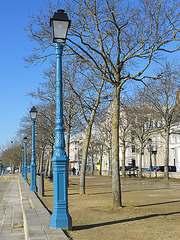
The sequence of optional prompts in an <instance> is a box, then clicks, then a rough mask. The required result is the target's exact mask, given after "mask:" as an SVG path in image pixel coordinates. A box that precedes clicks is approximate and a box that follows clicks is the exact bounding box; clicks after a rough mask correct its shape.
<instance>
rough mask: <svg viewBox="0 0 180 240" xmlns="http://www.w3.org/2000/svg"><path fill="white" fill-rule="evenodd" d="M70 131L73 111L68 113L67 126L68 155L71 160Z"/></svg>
mask: <svg viewBox="0 0 180 240" xmlns="http://www.w3.org/2000/svg"><path fill="white" fill-rule="evenodd" d="M70 130H71V109H69V112H68V119H67V126H66V155H67V157H68V159H69V151H70V148H69V146H70Z"/></svg>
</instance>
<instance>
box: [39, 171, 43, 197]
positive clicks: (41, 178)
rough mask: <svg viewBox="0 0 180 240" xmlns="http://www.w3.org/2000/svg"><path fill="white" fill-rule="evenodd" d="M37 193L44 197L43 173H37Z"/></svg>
mask: <svg viewBox="0 0 180 240" xmlns="http://www.w3.org/2000/svg"><path fill="white" fill-rule="evenodd" d="M38 195H39V196H40V197H44V173H43V172H41V173H39V174H38Z"/></svg>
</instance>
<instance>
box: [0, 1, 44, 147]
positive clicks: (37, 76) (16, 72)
mask: <svg viewBox="0 0 180 240" xmlns="http://www.w3.org/2000/svg"><path fill="white" fill-rule="evenodd" d="M42 3H43V1H41V0H38V1H37V0H28V1H26V0H16V1H14V0H9V1H5V0H1V1H0V26H1V27H0V29H1V32H0V49H1V50H0V111H1V116H0V146H2V145H7V144H8V143H10V141H11V140H12V139H13V138H14V136H15V134H16V131H17V129H18V128H19V123H20V119H21V118H22V117H23V116H24V115H26V114H27V113H28V111H29V109H30V108H31V106H32V104H35V102H32V99H30V98H29V97H26V96H25V95H26V93H27V92H28V91H31V90H34V89H36V87H37V86H38V83H39V82H40V81H42V76H41V74H42V71H43V69H45V66H43V65H38V66H36V67H31V68H28V69H27V68H25V63H24V60H23V57H26V56H27V55H29V54H30V53H32V46H33V43H32V42H30V41H29V40H28V39H27V33H26V32H25V31H24V28H25V27H26V26H27V24H28V21H29V16H30V15H32V13H33V12H36V11H37V9H38V8H39V7H40V6H41V4H42Z"/></svg>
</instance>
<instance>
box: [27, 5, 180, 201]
mask: <svg viewBox="0 0 180 240" xmlns="http://www.w3.org/2000/svg"><path fill="white" fill-rule="evenodd" d="M65 2H66V4H64V5H63V6H64V7H65V8H66V10H67V12H68V14H69V15H70V16H71V18H72V25H71V28H70V31H69V34H68V39H67V40H68V41H67V43H66V46H67V48H68V49H69V51H70V52H72V53H73V54H75V55H76V57H77V59H78V61H79V60H81V62H82V64H83V65H84V66H87V67H88V68H89V69H91V70H92V71H93V72H94V74H95V75H96V76H99V77H100V78H102V76H103V78H104V80H106V81H108V82H110V83H111V84H112V86H113V87H114V100H113V121H112V155H113V157H112V191H113V204H114V205H116V206H121V205H122V203H121V191H120V175H119V102H120V92H121V89H122V86H123V84H124V83H125V82H126V81H127V80H129V79H134V80H137V81H141V80H142V79H143V73H144V72H145V71H146V69H147V68H148V67H149V65H150V63H151V62H152V61H158V60H159V59H160V58H159V57H160V55H159V54H160V53H161V52H162V53H172V52H175V51H177V50H179V45H175V43H176V42H177V41H179V40H180V38H179V32H180V29H179V23H180V22H179V18H180V16H179V4H180V3H179V2H177V1H173V0H164V1H163V0H144V1H133V2H130V1H125V0H122V1H112V0H102V1H98V0H93V1H92V0H80V1H76V0H72V1H71V2H69V1H68V0H67V1H65ZM48 3H49V8H48V13H47V15H45V14H44V13H43V11H42V12H41V13H40V14H38V15H37V16H35V15H33V17H32V19H31V22H30V25H29V27H28V30H29V31H30V38H31V39H33V40H35V41H36V42H37V43H39V46H40V47H39V48H38V49H36V50H37V51H35V54H34V55H32V56H30V57H29V58H27V59H26V60H27V62H28V63H32V62H34V61H37V60H42V59H43V60H44V59H46V58H47V55H50V54H51V53H50V54H48V53H47V54H46V55H45V54H44V53H43V55H42V54H39V53H38V52H39V50H41V51H42V49H43V51H46V49H47V48H48V47H49V46H52V44H50V39H51V33H50V30H49V28H48V27H47V26H48V21H47V18H48V19H49V18H50V15H51V14H52V11H53V7H54V6H52V4H50V1H49V2H48ZM57 5H58V4H57ZM59 6H61V4H59ZM42 19H43V21H42ZM171 42H173V43H174V45H173V44H172V45H168V44H169V43H171Z"/></svg>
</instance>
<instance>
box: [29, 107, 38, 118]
mask: <svg viewBox="0 0 180 240" xmlns="http://www.w3.org/2000/svg"><path fill="white" fill-rule="evenodd" d="M30 116H31V120H32V121H35V120H36V118H37V110H36V108H35V107H32V108H31V110H30Z"/></svg>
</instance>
